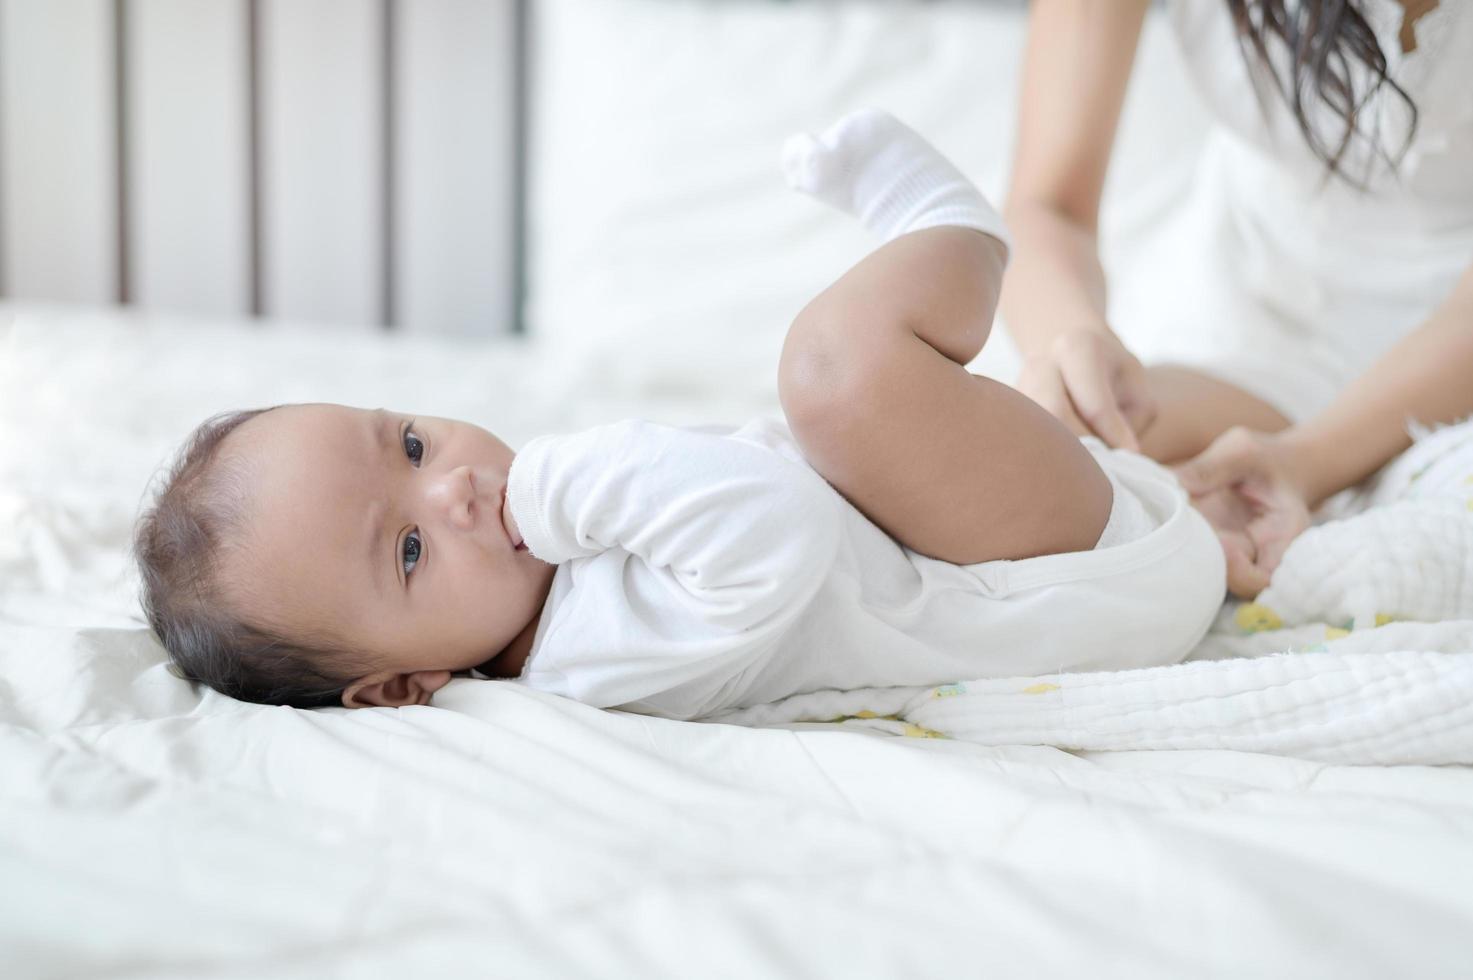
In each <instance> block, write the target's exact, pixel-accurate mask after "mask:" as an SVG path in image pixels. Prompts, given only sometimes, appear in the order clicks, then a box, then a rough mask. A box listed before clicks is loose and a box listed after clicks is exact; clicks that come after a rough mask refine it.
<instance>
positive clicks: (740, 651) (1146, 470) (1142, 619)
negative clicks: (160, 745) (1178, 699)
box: [507, 419, 1225, 718]
mask: <svg viewBox="0 0 1473 980" xmlns="http://www.w3.org/2000/svg"><path fill="white" fill-rule="evenodd" d="M1085 442H1086V445H1087V446H1088V447H1089V449H1090V451H1091V452H1092V453H1093V454H1094V456H1095V458H1096V459H1097V460H1098V461H1099V462H1100V464H1101V465H1102V466H1103V467H1104V469H1105V471H1106V472H1107V473H1108V474H1109V476H1110V480H1111V484H1112V486H1113V487H1114V490H1115V503H1114V506H1113V507H1112V511H1111V516H1110V522H1109V524H1108V525H1107V527H1106V529H1105V532H1104V534H1103V535H1102V536H1101V543H1100V545H1099V546H1098V547H1097V548H1096V549H1095V550H1093V551H1084V552H1073V553H1070V554H1062V555H1048V556H1045V557H1041V558H1030V559H1025V560H1021V561H992V562H983V563H980V564H975V565H954V564H951V563H948V562H943V561H937V560H934V559H931V558H927V557H925V556H923V555H920V554H917V553H916V552H914V551H911V550H910V549H908V548H906V547H904V546H902V545H900V544H899V543H897V542H896V541H895V540H894V539H893V538H891V537H890V536H889V535H887V534H886V533H885V532H884V531H882V530H881V529H880V528H879V527H877V526H876V525H875V524H873V523H872V522H871V521H870V520H869V519H867V518H866V517H865V516H864V515H863V514H861V513H860V512H859V511H858V510H857V509H855V508H854V507H853V506H852V505H851V504H850V503H849V502H848V501H847V500H845V499H844V498H843V497H842V496H841V495H840V494H839V493H838V492H837V491H835V490H834V489H833V488H832V487H830V486H829V484H828V483H827V482H825V481H824V479H823V478H822V477H821V476H819V475H818V473H817V472H816V471H814V470H813V469H812V467H810V466H809V465H808V464H807V462H806V461H805V460H804V459H803V456H802V454H801V452H800V451H799V449H798V446H797V444H796V443H795V442H794V440H793V437H792V435H791V434H790V433H789V431H788V429H787V427H786V426H785V425H784V424H783V423H782V422H780V421H777V420H775V419H762V420H758V421H754V422H752V423H750V424H748V425H746V426H744V427H742V428H740V429H737V430H735V431H732V430H730V429H726V428H724V429H720V430H711V429H706V430H693V429H682V428H676V427H672V426H666V425H659V424H655V423H650V422H642V421H627V422H619V423H615V424H613V425H606V426H601V427H598V428H594V429H590V430H587V431H584V432H578V433H573V434H571V435H558V436H543V437H540V438H537V439H534V440H532V441H531V442H529V443H528V444H527V445H526V446H525V448H523V449H522V451H521V452H520V453H518V454H517V456H516V458H515V460H514V461H513V463H512V467H511V471H510V473H509V475H508V484H507V497H508V501H509V506H510V507H511V512H512V515H513V517H514V518H515V519H516V521H517V525H518V527H519V528H520V529H521V532H522V536H523V538H524V540H525V541H526V544H527V547H528V549H529V550H530V551H531V552H532V554H533V555H535V556H536V557H538V558H541V559H543V560H544V561H548V562H553V563H556V564H557V565H558V568H557V571H556V573H555V574H554V576H553V581H552V587H551V591H550V592H549V595H548V598H547V603H546V606H545V607H544V609H543V613H542V618H541V621H540V622H539V624H538V627H537V631H536V636H535V639H534V641H533V644H532V649H531V653H530V655H529V656H528V659H527V662H526V664H525V666H524V667H523V670H522V673H521V675H520V676H519V677H517V678H514V679H512V682H513V683H521V684H526V685H528V686H530V687H534V688H538V689H540V690H545V691H550V692H553V693H556V694H560V695H564V696H566V697H570V698H574V699H576V700H579V701H582V702H584V703H587V704H591V705H594V706H597V707H619V708H624V709H626V710H631V711H637V712H643V713H647V714H654V715H661V716H664V717H669V718H696V717H701V716H704V715H708V714H711V713H713V712H716V711H719V710H722V709H726V708H732V707H739V706H744V705H750V704H758V703H762V702H767V701H773V700H776V699H778V698H782V697H786V696H788V695H792V694H799V693H803V692H808V691H815V690H822V689H826V688H839V689H848V688H864V687H886V686H895V685H904V686H911V685H917V686H920V685H935V684H944V683H948V682H952V681H960V680H968V679H972V678H977V677H1011V676H1031V675H1037V674H1046V673H1051V672H1055V671H1063V670H1072V671H1078V670H1105V669H1123V668H1128V667H1141V666H1153V665H1158V664H1170V663H1176V662H1178V661H1180V660H1181V659H1182V658H1183V657H1185V656H1186V654H1187V653H1188V652H1189V651H1190V650H1191V648H1192V647H1193V646H1194V645H1195V644H1196V643H1197V641H1198V640H1199V639H1201V637H1202V635H1203V633H1204V632H1205V631H1206V630H1207V627H1208V625H1209V623H1210V622H1211V620H1212V618H1213V615H1214V614H1215V612H1216V610H1217V608H1218V606H1219V604H1220V603H1221V601H1222V598H1223V594H1224V582H1225V572H1224V564H1223V557H1222V550H1221V548H1220V546H1219V545H1218V543H1217V540H1216V537H1215V536H1214V534H1213V532H1212V530H1211V528H1210V527H1209V526H1208V524H1207V522H1206V521H1205V520H1204V519H1203V518H1202V517H1201V516H1200V515H1199V514H1198V513H1197V512H1196V511H1195V510H1194V509H1192V508H1191V507H1190V506H1189V505H1188V502H1187V497H1186V495H1185V494H1184V493H1183V492H1182V490H1181V489H1180V488H1179V487H1178V486H1177V483H1176V481H1175V479H1174V478H1173V477H1172V476H1171V475H1170V474H1169V473H1167V472H1166V471H1165V470H1163V469H1162V468H1161V467H1159V466H1157V465H1156V464H1155V463H1152V462H1151V461H1149V460H1147V459H1145V458H1143V457H1140V456H1137V455H1134V454H1131V453H1125V452H1119V451H1114V450H1109V449H1106V448H1105V447H1104V446H1103V445H1102V444H1101V443H1099V442H1098V441H1097V440H1094V439H1086V440H1085Z"/></svg>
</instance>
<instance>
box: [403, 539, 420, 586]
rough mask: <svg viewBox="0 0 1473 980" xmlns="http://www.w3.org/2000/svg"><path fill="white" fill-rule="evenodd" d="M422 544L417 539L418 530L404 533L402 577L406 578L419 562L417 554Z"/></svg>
mask: <svg viewBox="0 0 1473 980" xmlns="http://www.w3.org/2000/svg"><path fill="white" fill-rule="evenodd" d="M423 548H424V544H423V542H421V541H420V539H419V531H418V530H417V529H416V530H413V531H410V532H409V533H408V534H406V535H404V556H403V561H404V577H405V578H408V577H409V575H410V573H411V572H413V571H414V566H415V565H418V564H419V554H420V551H421V550H423Z"/></svg>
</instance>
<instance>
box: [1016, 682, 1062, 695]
mask: <svg viewBox="0 0 1473 980" xmlns="http://www.w3.org/2000/svg"><path fill="white" fill-rule="evenodd" d="M1058 689H1059V685H1057V684H1049V683H1047V682H1045V683H1042V684H1029V685H1028V686H1027V687H1025V688H1023V693H1024V694H1047V693H1048V692H1049V691H1057V690H1058Z"/></svg>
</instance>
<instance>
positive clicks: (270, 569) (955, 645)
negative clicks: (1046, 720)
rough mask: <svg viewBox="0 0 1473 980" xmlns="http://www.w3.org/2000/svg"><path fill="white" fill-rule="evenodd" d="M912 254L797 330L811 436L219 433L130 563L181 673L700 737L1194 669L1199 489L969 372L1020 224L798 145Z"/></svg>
mask: <svg viewBox="0 0 1473 980" xmlns="http://www.w3.org/2000/svg"><path fill="white" fill-rule="evenodd" d="M784 167H785V169H786V171H787V175H788V179H789V182H790V183H791V184H793V185H794V186H795V187H797V188H799V189H801V190H803V191H805V192H807V193H809V194H811V195H813V196H815V197H818V198H820V199H821V200H823V201H826V202H828V203H829V204H832V205H835V206H837V207H839V208H842V209H844V210H846V211H849V212H851V213H853V214H855V215H856V216H857V217H859V219H860V220H861V221H863V222H864V223H865V224H866V225H867V226H868V227H869V228H870V229H871V230H873V231H875V232H876V233H878V234H879V235H880V236H881V237H882V238H883V239H885V241H886V244H884V245H883V246H882V247H881V248H879V249H878V250H877V251H875V252H874V253H872V254H871V255H869V256H868V257H867V258H865V259H864V260H863V261H862V262H860V263H859V264H858V265H857V266H855V267H854V268H853V269H851V270H850V271H849V272H848V273H847V274H845V275H844V276H843V277H842V278H841V279H840V280H839V281H838V282H836V283H835V284H834V285H832V286H831V287H829V289H827V290H826V291H825V292H823V293H822V294H820V295H819V296H818V297H817V298H816V299H815V300H813V302H811V303H810V304H809V305H808V306H807V307H806V308H805V309H804V310H803V311H802V312H801V313H800V314H799V315H798V317H797V319H796V320H795V321H794V323H793V325H792V327H791V329H790V331H789V333H788V336H787V340H786V342H785V344H784V347H783V352H782V357H781V361H780V364H779V367H778V381H779V395H780V398H781V402H782V406H783V412H784V415H785V416H786V424H784V423H783V422H779V421H777V420H775V419H773V420H759V421H755V422H752V423H750V424H748V425H746V426H744V427H742V428H740V429H736V430H734V431H733V430H722V431H720V432H713V431H709V430H705V431H694V430H687V429H680V428H674V427H670V426H664V425H657V424H653V423H650V422H643V421H626V422H619V423H615V424H612V425H607V426H602V427H599V428H595V429H591V430H588V431H584V432H578V433H574V434H571V435H561V436H544V437H540V438H537V439H533V440H532V441H531V442H529V443H528V444H527V445H526V446H524V447H523V448H522V450H521V451H520V452H513V451H512V449H511V448H510V447H508V446H507V445H506V444H505V443H503V442H502V441H501V440H500V439H497V438H496V437H495V436H494V435H492V434H491V433H489V432H487V431H485V430H483V429H480V428H478V427H476V426H474V425H470V424H468V423H465V422H457V421H454V420H450V419H439V418H417V417H411V416H407V415H401V414H398V413H394V412H388V411H384V410H376V411H365V410H361V409H355V408H346V407H343V406H338V405H287V406H280V407H276V408H271V409H265V410H259V411H252V412H241V413H235V414H231V415H225V416H217V417H215V418H213V419H210V420H208V421H207V422H205V423H204V424H203V425H202V426H201V427H200V428H199V429H198V430H197V431H196V432H195V434H194V435H193V437H192V438H191V439H190V441H189V443H188V444H187V445H186V446H185V448H184V449H183V451H182V453H181V454H180V457H179V460H178V462H177V463H176V464H175V466H174V468H173V469H172V471H171V472H170V474H169V477H168V479H167V482H166V483H165V484H164V486H163V488H162V489H161V491H160V492H159V494H158V496H157V498H156V500H155V501H154V502H153V506H152V508H151V509H150V510H149V511H148V512H147V513H146V514H145V515H144V516H143V518H142V519H141V521H140V524H139V527H138V531H137V536H136V542H135V550H136V553H137V557H138V561H139V565H140V567H141V569H142V573H143V604H144V607H145V609H146V611H147V613H148V618H149V622H150V623H151V624H152V625H153V627H154V629H155V630H156V631H157V632H158V634H159V636H160V638H161V639H162V641H163V644H164V646H165V647H166V648H167V650H168V651H169V654H170V656H171V658H172V660H173V662H174V665H175V669H176V670H177V671H178V672H180V673H182V674H183V675H184V676H186V677H188V678H190V679H192V680H198V681H202V682H204V683H206V684H208V685H210V686H211V687H214V688H215V689H216V690H219V691H222V692H224V693H226V694H228V695H231V696H233V697H237V698H241V699H245V700H249V701H259V702H264V703H271V704H290V705H296V706H299V707H312V706H320V705H339V704H340V705H346V706H349V707H359V706H366V705H390V706H402V705H409V704H426V703H428V702H429V700H430V697H431V695H433V694H434V692H435V691H437V690H438V689H439V688H441V687H443V686H444V685H445V684H446V683H448V682H449V681H450V679H451V677H452V676H454V675H456V674H458V673H461V674H463V673H467V672H469V673H470V674H472V675H475V676H485V677H492V678H502V679H505V680H508V681H511V682H514V683H519V684H525V685H528V686H531V687H535V688H539V689H541V690H545V691H550V692H554V693H557V694H561V695H564V696H567V697H572V698H576V699H577V700H580V701H583V702H585V703H588V704H591V705H595V706H599V707H619V708H624V709H626V710H632V711H639V712H645V713H649V714H657V715H662V716H665V717H670V718H696V717H701V716H704V715H708V714H711V713H714V712H717V711H720V710H724V709H727V708H733V707H740V706H745V705H750V704H757V703H761V702H766V701H772V700H776V699H778V698H782V697H786V696H788V695H792V694H797V693H802V692H807V691H814V690H820V689H825V688H840V689H843V688H861V687H879V686H892V685H934V684H942V683H947V682H951V681H957V680H963V679H968V678H973V677H985V676H1026V675H1035V674H1039V673H1048V672H1053V671H1061V670H1090V669H1119V668H1126V667H1135V666H1147V665H1156V664H1167V663H1174V662H1177V661H1179V660H1180V659H1182V658H1183V657H1184V656H1185V655H1186V654H1187V652H1188V651H1189V650H1190V649H1191V648H1192V647H1193V646H1194V645H1195V644H1196V642H1197V641H1198V640H1199V639H1200V638H1201V636H1202V634H1203V633H1204V632H1205V631H1206V629H1207V627H1208V625H1209V623H1210V621H1211V620H1212V618H1213V615H1214V614H1215V612H1216V610H1217V608H1218V605H1219V603H1220V602H1221V600H1222V597H1223V592H1224V566H1223V556H1222V550H1221V547H1220V546H1219V544H1218V542H1217V539H1216V537H1215V536H1214V534H1213V532H1212V530H1211V528H1210V527H1209V526H1208V524H1207V522H1206V521H1205V520H1204V519H1203V518H1202V517H1201V516H1200V515H1199V514H1198V513H1197V512H1196V511H1195V510H1193V509H1192V508H1191V506H1190V505H1189V503H1188V500H1187V497H1186V495H1185V494H1184V493H1183V492H1182V491H1181V490H1180V488H1179V487H1178V486H1177V483H1176V481H1175V479H1174V478H1173V477H1172V476H1171V475H1170V474H1169V473H1168V472H1167V471H1165V470H1163V469H1162V468H1160V467H1159V466H1157V465H1156V464H1154V463H1152V462H1150V461H1149V460H1147V459H1145V458H1144V457H1141V456H1137V455H1134V454H1127V453H1123V452H1118V451H1112V450H1107V449H1105V448H1104V446H1103V445H1102V444H1101V443H1099V442H1098V441H1096V440H1093V439H1086V440H1080V439H1076V438H1075V437H1073V436H1072V435H1071V434H1070V433H1069V432H1068V431H1067V430H1066V429H1065V428H1064V427H1063V425H1062V424H1061V423H1059V422H1058V421H1057V420H1055V419H1054V418H1053V417H1052V416H1051V415H1049V414H1048V413H1047V412H1045V411H1043V410H1042V409H1041V408H1039V407H1038V406H1036V405H1035V404H1033V403H1032V402H1031V401H1029V400H1028V399H1027V398H1025V397H1023V396H1022V395H1020V394H1019V393H1017V392H1016V391H1014V390H1013V389H1012V388H1009V387H1008V386H1006V385H1002V384H998V383H996V382H994V381H991V380H990V379H986V378H982V377H977V376H974V375H972V374H970V373H968V372H967V371H966V369H965V367H964V365H966V364H967V363H969V362H970V361H971V360H972V359H973V358H974V357H975V356H976V355H977V353H978V351H980V349H981V347H982V344H983V342H984V341H985V340H986V338H987V335H988V332H989V329H990V327H991V323H992V317H993V311H994V308H995V306H996V303H997V296H998V290H999V287H1000V283H1001V278H1002V272H1003V268H1004V266H1005V264H1006V260H1007V250H1008V246H1007V238H1006V233H1005V231H1004V229H1003V226H1002V221H1001V219H1000V218H999V216H998V215H997V213H996V212H995V211H994V210H993V209H992V207H991V206H990V205H989V204H988V203H987V202H986V200H984V199H983V197H982V195H981V194H980V193H979V192H978V191H977V190H976V188H975V187H973V186H972V185H971V184H970V183H969V182H968V181H967V180H966V179H965V178H964V177H963V176H962V175H961V173H959V172H958V171H957V170H956V168H955V167H953V166H952V165H951V164H950V163H949V162H948V161H946V160H945V159H944V158H942V157H941V156H940V155H939V154H938V153H937V152H936V151H935V150H934V149H933V148H932V147H931V146H930V145H929V144H928V143H926V142H925V141H924V140H923V139H922V138H921V137H920V136H918V135H916V134H915V133H914V132H912V131H911V130H909V129H908V128H906V127H905V126H904V125H902V124H901V123H899V122H898V121H896V120H895V119H893V118H892V117H890V116H888V115H885V114H884V113H880V112H875V111H864V112H859V113H855V114H853V115H851V116H848V117H846V118H844V119H842V120H840V121H839V122H838V123H836V124H835V125H834V126H832V127H830V128H829V129H828V130H827V131H825V132H824V133H823V134H821V135H820V136H817V137H813V136H808V135H802V136H797V137H794V138H793V139H792V140H790V141H789V143H788V145H787V146H786V148H785V151H784Z"/></svg>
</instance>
